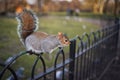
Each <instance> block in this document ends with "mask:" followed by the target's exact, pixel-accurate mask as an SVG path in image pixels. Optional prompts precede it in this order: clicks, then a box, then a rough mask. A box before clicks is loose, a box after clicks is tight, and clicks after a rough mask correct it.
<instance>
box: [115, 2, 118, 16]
mask: <svg viewBox="0 0 120 80" xmlns="http://www.w3.org/2000/svg"><path fill="white" fill-rule="evenodd" d="M114 1H115V4H114V16H117V7H118V4H117V3H118V0H114Z"/></svg>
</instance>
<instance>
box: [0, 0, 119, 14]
mask: <svg viewBox="0 0 120 80" xmlns="http://www.w3.org/2000/svg"><path fill="white" fill-rule="evenodd" d="M20 7H21V8H23V7H28V8H31V9H33V10H34V11H36V12H37V13H39V14H49V12H65V11H66V10H68V9H71V10H73V11H76V9H77V10H79V11H80V12H92V13H95V14H114V15H117V14H119V13H120V1H119V0H15V1H13V0H0V14H1V15H10V14H12V13H15V10H16V9H17V8H20Z"/></svg>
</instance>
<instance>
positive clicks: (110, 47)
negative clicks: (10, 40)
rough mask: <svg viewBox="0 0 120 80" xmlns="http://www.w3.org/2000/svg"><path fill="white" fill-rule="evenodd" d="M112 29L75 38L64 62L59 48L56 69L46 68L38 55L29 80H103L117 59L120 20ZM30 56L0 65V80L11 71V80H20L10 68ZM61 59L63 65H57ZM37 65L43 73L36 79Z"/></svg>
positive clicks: (110, 27) (13, 59) (108, 28)
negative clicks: (39, 62)
mask: <svg viewBox="0 0 120 80" xmlns="http://www.w3.org/2000/svg"><path fill="white" fill-rule="evenodd" d="M115 22H116V23H115V24H114V25H113V26H109V27H106V28H104V29H101V30H98V31H96V32H91V33H90V34H83V35H82V37H79V36H76V37H75V38H74V39H72V40H71V44H70V48H69V53H68V55H69V57H68V58H65V52H64V50H63V49H61V48H59V51H58V53H56V57H55V61H54V65H53V67H51V68H46V63H45V60H44V58H43V55H36V56H37V58H36V60H35V62H34V64H33V67H32V69H31V76H30V78H28V79H29V80H100V78H101V77H102V76H103V74H104V72H105V71H106V70H107V68H108V67H109V66H110V64H111V63H112V62H113V61H114V59H115V57H116V56H117V54H116V52H117V44H118V35H119V20H116V21H115ZM26 53H28V51H24V52H21V53H20V54H18V55H16V56H13V57H11V60H9V62H8V63H7V64H5V63H0V66H2V70H1V71H0V80H2V77H3V75H5V71H6V70H9V71H10V72H11V74H12V76H11V78H10V79H9V80H19V77H18V74H17V73H16V72H15V71H14V70H13V69H12V68H11V65H12V64H13V62H14V61H15V60H16V59H18V58H19V57H21V56H22V55H24V54H26ZM59 56H62V58H61V59H62V62H61V63H60V64H57V62H58V58H59ZM38 61H41V63H42V65H41V66H43V72H41V73H39V74H38V75H35V69H36V65H37V63H38Z"/></svg>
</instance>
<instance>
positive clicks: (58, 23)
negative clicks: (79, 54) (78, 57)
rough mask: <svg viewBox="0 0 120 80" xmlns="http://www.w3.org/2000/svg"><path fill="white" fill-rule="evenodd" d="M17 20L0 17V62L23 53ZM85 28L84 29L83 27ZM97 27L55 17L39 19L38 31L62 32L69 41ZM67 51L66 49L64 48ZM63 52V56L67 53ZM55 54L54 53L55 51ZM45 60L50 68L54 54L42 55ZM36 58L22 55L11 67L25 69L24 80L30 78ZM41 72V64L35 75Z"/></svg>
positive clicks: (71, 19) (72, 19)
mask: <svg viewBox="0 0 120 80" xmlns="http://www.w3.org/2000/svg"><path fill="white" fill-rule="evenodd" d="M17 24H18V23H17V20H16V19H15V18H8V17H1V18H0V60H1V61H5V60H6V59H7V58H8V57H10V56H12V55H15V54H17V53H19V52H20V51H24V50H25V48H24V46H23V45H22V43H21V42H20V40H19V38H18V35H17ZM83 26H84V27H85V28H84V27H83ZM99 28H100V27H98V26H97V25H94V24H92V23H88V22H82V21H77V20H76V19H74V18H73V17H71V18H67V17H62V16H61V17H60V16H59V17H57V16H52V17H51V16H46V17H39V29H38V30H39V31H44V32H46V33H49V34H56V35H57V33H58V32H63V33H66V34H67V35H68V37H69V38H70V39H71V38H73V37H75V36H76V35H82V34H83V33H84V32H86V33H90V32H91V31H95V30H97V29H99ZM65 49H67V50H68V47H67V48H65ZM67 50H65V53H66V54H65V55H67V53H68V51H67ZM55 52H56V51H55ZM43 57H44V58H45V59H46V64H47V67H50V66H52V64H53V62H54V57H55V53H53V54H50V55H48V54H43ZM35 59H36V57H35V56H34V55H32V56H28V55H24V56H22V57H20V58H19V59H18V60H17V61H16V63H15V64H14V65H13V66H12V67H13V69H15V70H16V69H17V68H18V67H21V66H22V67H24V68H25V73H24V74H25V75H26V76H25V78H26V77H27V78H28V77H29V76H30V71H31V68H32V65H33V62H34V60H35ZM40 71H42V66H41V62H39V64H38V65H37V69H36V73H39V72H40Z"/></svg>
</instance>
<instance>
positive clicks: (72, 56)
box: [69, 39, 76, 80]
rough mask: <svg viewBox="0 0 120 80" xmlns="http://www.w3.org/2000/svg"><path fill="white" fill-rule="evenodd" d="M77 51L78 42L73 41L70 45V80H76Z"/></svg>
mask: <svg viewBox="0 0 120 80" xmlns="http://www.w3.org/2000/svg"><path fill="white" fill-rule="evenodd" d="M75 50H76V40H75V39H73V40H72V41H71V44H70V52H69V58H70V61H71V62H70V63H69V80H74V71H75V70H74V68H75Z"/></svg>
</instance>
